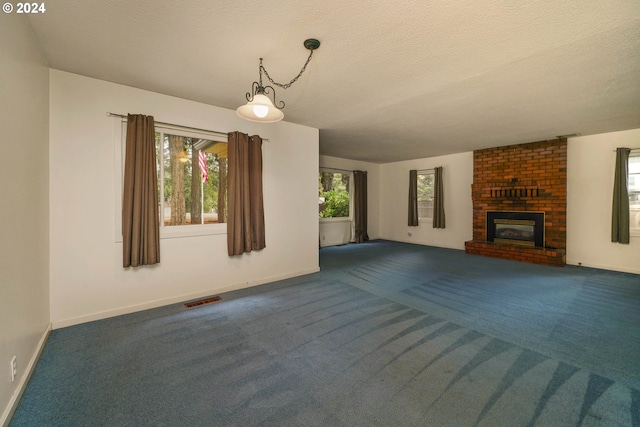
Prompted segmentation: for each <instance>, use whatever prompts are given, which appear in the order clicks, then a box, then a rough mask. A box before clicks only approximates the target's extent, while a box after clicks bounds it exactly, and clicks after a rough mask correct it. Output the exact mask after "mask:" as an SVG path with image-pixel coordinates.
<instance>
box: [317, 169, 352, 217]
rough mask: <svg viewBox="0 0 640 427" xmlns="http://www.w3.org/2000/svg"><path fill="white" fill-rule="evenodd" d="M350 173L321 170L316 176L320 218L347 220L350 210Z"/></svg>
mask: <svg viewBox="0 0 640 427" xmlns="http://www.w3.org/2000/svg"><path fill="white" fill-rule="evenodd" d="M350 183H351V173H342V172H335V171H332V170H321V171H320V172H319V174H318V203H319V216H320V218H345V217H346V218H348V217H350V216H351V208H350V200H351V197H350V187H351V186H350Z"/></svg>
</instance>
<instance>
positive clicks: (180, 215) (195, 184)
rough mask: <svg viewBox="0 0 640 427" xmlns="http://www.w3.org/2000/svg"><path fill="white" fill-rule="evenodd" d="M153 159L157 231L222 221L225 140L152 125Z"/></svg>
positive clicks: (224, 194)
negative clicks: (156, 186)
mask: <svg viewBox="0 0 640 427" xmlns="http://www.w3.org/2000/svg"><path fill="white" fill-rule="evenodd" d="M156 158H157V162H158V163H157V171H158V196H159V197H158V200H159V203H160V206H159V210H160V227H161V230H162V228H164V227H175V226H193V225H198V224H217V223H224V222H226V216H227V142H226V141H220V140H219V138H218V139H216V137H215V136H214V135H213V134H211V135H209V134H205V133H202V134H200V133H194V132H187V131H183V130H177V129H170V128H163V127H160V126H156ZM161 234H162V231H161Z"/></svg>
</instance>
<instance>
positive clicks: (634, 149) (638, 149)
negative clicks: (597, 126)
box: [611, 147, 640, 153]
mask: <svg viewBox="0 0 640 427" xmlns="http://www.w3.org/2000/svg"><path fill="white" fill-rule="evenodd" d="M629 150H631V151H640V147H638V148H629ZM611 151H613V152H614V153H615V152H616V151H618V150H611Z"/></svg>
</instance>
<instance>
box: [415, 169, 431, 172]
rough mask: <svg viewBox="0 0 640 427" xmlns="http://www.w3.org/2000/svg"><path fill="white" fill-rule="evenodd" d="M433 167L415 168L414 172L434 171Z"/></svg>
mask: <svg viewBox="0 0 640 427" xmlns="http://www.w3.org/2000/svg"><path fill="white" fill-rule="evenodd" d="M434 171H435V169H434V168H431V169H416V172H434Z"/></svg>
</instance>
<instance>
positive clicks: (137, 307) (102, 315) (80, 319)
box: [52, 267, 320, 329]
mask: <svg viewBox="0 0 640 427" xmlns="http://www.w3.org/2000/svg"><path fill="white" fill-rule="evenodd" d="M318 271H320V268H319V267H315V268H311V269H308V270H302V271H296V272H293V273H289V274H283V275H278V276H271V277H263V278H261V279H259V280H253V281H250V282H243V283H236V284H233V285H229V286H225V287H222V288H216V289H208V290H205V291H200V292H195V293H190V294H181V295H176V296H174V297H169V298H161V299H157V300H153V301H147V302H144V303H140V304H133V305H129V306H125V307H120V308H116V309H113V310H105V311H100V312H96V313H91V314H86V315H82V316H77V317H72V318H68V319H62V320H56V321H53V322H52V328H53V329H60V328H66V327H67V326H73V325H78V324H81V323H86V322H93V321H95V320H102V319H107V318H109V317H115V316H121V315H123V314H129V313H135V312H137V311H142V310H149V309H152V308H158V307H162V306H165V305H170V304H176V303H180V302H184V301H189V300H193V299H198V298H203V297H207V296H211V295H216V294H222V293H225V292H231V291H237V290H239V289H244V288H250V287H252V286H258V285H264V284H266V283H271V282H277V281H279V280H285V279H290V278H292V277H298V276H304V275H307V274H312V273H317V272H318Z"/></svg>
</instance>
